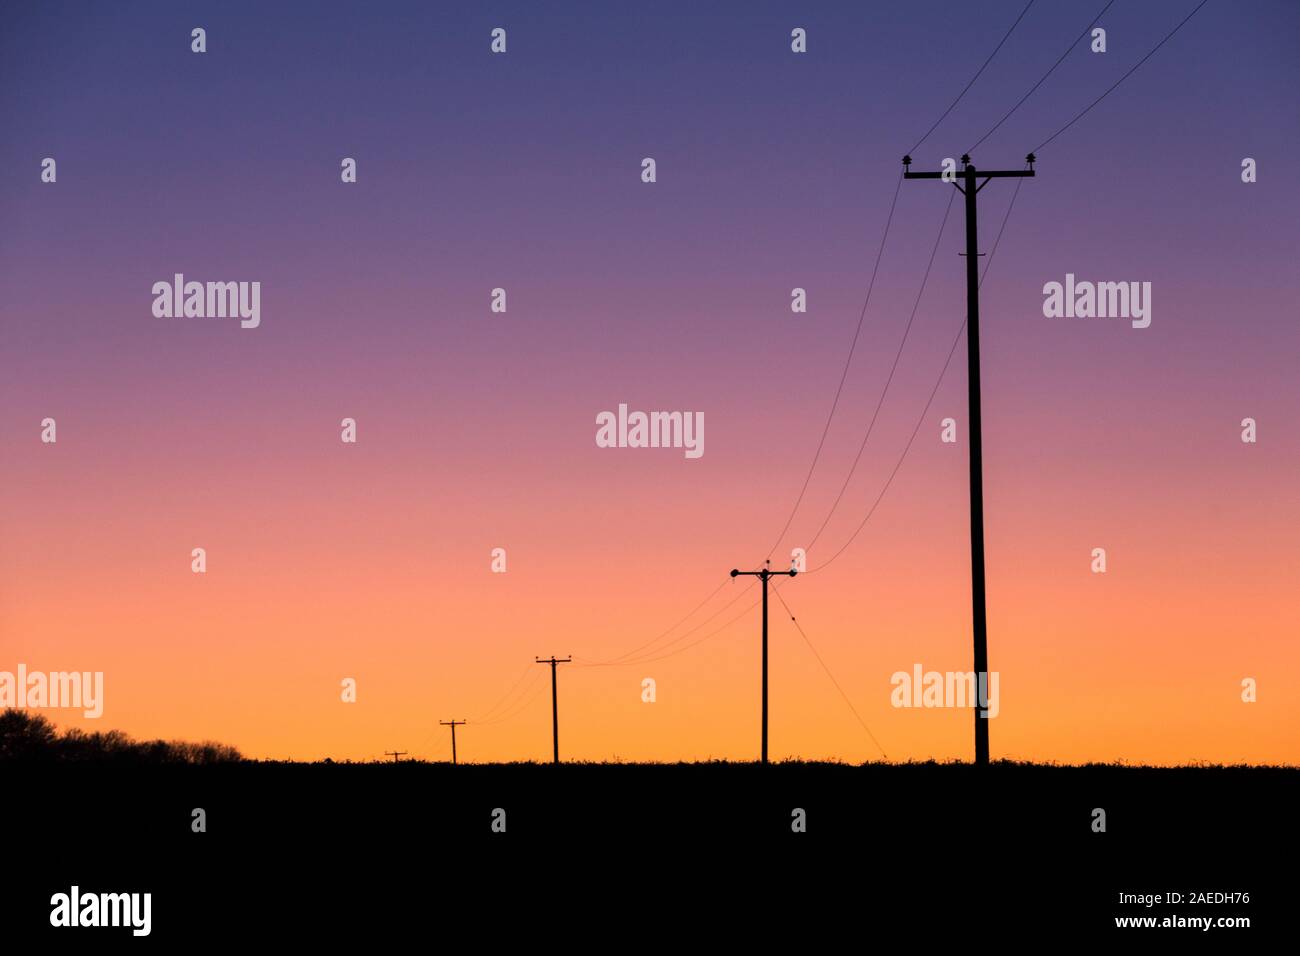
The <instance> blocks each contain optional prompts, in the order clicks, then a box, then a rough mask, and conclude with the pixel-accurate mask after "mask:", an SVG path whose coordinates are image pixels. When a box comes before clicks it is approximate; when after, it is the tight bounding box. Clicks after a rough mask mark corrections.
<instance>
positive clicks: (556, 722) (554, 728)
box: [536, 655, 573, 763]
mask: <svg viewBox="0 0 1300 956" xmlns="http://www.w3.org/2000/svg"><path fill="white" fill-rule="evenodd" d="M536 661H537V663H539V664H550V665H551V737H552V740H553V741H554V748H555V763H559V762H560V707H559V704H557V703H556V700H555V665H556V664H569V663H571V662H572V661H573V658H572V657H560V658H557V657H555V656H554V655H552V656H551V657H550V658H544V657H538V658H536Z"/></svg>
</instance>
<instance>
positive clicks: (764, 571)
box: [731, 561, 799, 763]
mask: <svg viewBox="0 0 1300 956" xmlns="http://www.w3.org/2000/svg"><path fill="white" fill-rule="evenodd" d="M771 563H772V562H771V561H768V562H767V563H766V564H765V565H764V566H763V567H762V568H761V569H760V570H758V571H737V570H736V569H735V568H732V569H731V576H732V577H733V578H734V577H738V576H740V575H752V576H754V577H756V578H758V579H759V580H760V581H762V582H763V763H767V582H768V581H769V580H770V579H771V578H774V577H776V576H777V575H780V574H786V575H789V576H790V577H794V576H795V575H796V574H798V573H799V572H798V571H796V570H795V569H794V568H791V569H790V570H789V571H773V570H772V569H771V568H770V567H768V565H770V564H771Z"/></svg>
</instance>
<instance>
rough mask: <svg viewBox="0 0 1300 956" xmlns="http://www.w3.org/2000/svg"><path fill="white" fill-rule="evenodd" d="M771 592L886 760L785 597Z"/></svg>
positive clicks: (874, 736) (874, 738)
mask: <svg viewBox="0 0 1300 956" xmlns="http://www.w3.org/2000/svg"><path fill="white" fill-rule="evenodd" d="M773 593H774V594H775V595H776V599H777V600H778V601H780V602H781V606H782V607H783V608H785V613H786V614H789V615H790V621H791V623H793V624H794V626H795V629H796V630H798V632H799V636H800V637H802V638H803V639H804V643H805V644H807V645H808V650H810V651H812V653H813V657H815V658H817V663H818V664H820V665H821V666H822V670H824V671H825V672H826V676H827V677H829V678H830V679H831V683H832V684H834V685H835V689H836V690H837V691H839V692H840V696H841V697H843V698H844V703H846V704H848V705H849V710H851V711H853V716H854V717H856V718H857V720H858V723H859V724H861V725H862V729H863V730H865V731H866V732H867V736H868V737H870V738H871V742H872V743H873V744H875V745H876V749H878V750H879V751H880V755H881V756H882V757H884V758H885V759H886V760H888V759H889V754H887V753H885V748H884V747H882V746H880V741H879V740H877V739H876V735H875V734H873V733H872V732H871V728H870V727H868V726H867V722H866V721H865V720H863V719H862V715H861V714H859V713H858V709H857V708H856V707H854V706H853V701H851V700H850V699H849V695H848V694H846V693H844V688H843V687H841V686H840V682H839V681H837V680H836V679H835V675H834V674H832V673H831V669H830V668H829V667H827V666H826V662H825V661H824V660H822V656H821V655H820V654H818V653H817V648H815V647H813V642H812V640H811V639H810V638H809V637H808V635H807V634H806V633H805V632H804V629H803V625H801V624H800V623H799V621H798V620H797V619H796V618H795V616H794V612H793V611H791V610H790V605H789V604H786V603H785V598H783V597H781V592H780V591H777V590H775V589H773Z"/></svg>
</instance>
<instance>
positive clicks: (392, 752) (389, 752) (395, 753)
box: [384, 750, 406, 763]
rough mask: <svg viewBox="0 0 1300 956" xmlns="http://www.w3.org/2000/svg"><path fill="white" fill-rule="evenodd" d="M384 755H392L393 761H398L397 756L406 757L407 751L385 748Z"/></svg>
mask: <svg viewBox="0 0 1300 956" xmlns="http://www.w3.org/2000/svg"><path fill="white" fill-rule="evenodd" d="M384 756H385V757H392V758H393V763H397V758H398V757H405V756H406V751H405V750H385V751H384Z"/></svg>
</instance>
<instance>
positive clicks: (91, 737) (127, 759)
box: [0, 708, 243, 765]
mask: <svg viewBox="0 0 1300 956" xmlns="http://www.w3.org/2000/svg"><path fill="white" fill-rule="evenodd" d="M240 760H243V755H242V754H240V752H239V751H238V750H237V749H235V748H234V747H231V746H229V745H228V744H219V743H215V742H213V741H204V742H203V743H189V742H187V741H184V740H133V739H132V738H131V737H130V736H129V735H128V734H124V733H122V731H120V730H107V731H95V732H94V733H87V732H86V731H84V730H82V729H81V728H79V727H69V728H68V729H66V730H64V731H63V732H62V733H60V732H59V731H58V730H57V729H56V728H55V726H54V724H52V723H51V722H50V721H49V719H48V718H46V717H45V716H43V715H41V714H33V713H29V712H28V711H25V710H17V709H14V708H10V709H8V710H5V711H3V712H0V761H25V762H39V763H114V764H143V765H159V764H195V765H204V764H216V763H235V762H238V761H240Z"/></svg>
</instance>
